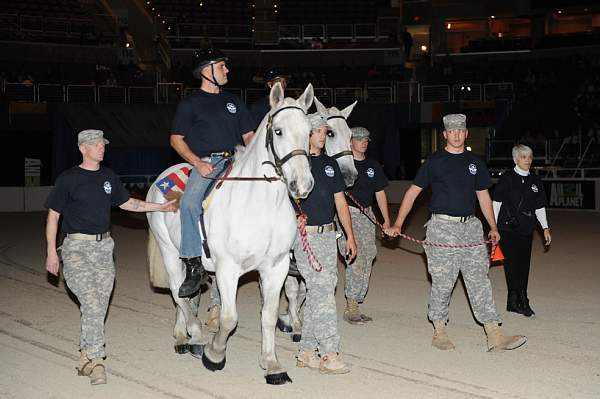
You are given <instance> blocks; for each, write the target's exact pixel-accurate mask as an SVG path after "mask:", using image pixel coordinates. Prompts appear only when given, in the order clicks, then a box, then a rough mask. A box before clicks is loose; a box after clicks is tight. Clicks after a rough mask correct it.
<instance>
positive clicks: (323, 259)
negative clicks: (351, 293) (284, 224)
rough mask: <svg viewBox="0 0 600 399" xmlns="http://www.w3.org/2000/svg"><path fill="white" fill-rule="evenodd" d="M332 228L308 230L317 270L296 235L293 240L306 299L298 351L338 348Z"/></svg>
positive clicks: (335, 255) (333, 350)
mask: <svg viewBox="0 0 600 399" xmlns="http://www.w3.org/2000/svg"><path fill="white" fill-rule="evenodd" d="M335 237H336V232H335V231H329V232H324V233H316V232H315V233H308V242H309V243H310V246H311V248H312V250H313V252H314V254H315V256H316V258H317V259H318V260H319V263H320V264H321V265H322V266H323V270H322V271H320V272H317V271H315V270H314V269H313V268H312V266H311V265H310V263H309V262H308V257H307V256H306V252H304V250H303V249H302V240H301V238H300V236H299V235H298V236H297V237H296V242H295V244H294V255H295V256H296V264H297V265H298V270H299V271H300V274H302V277H303V278H304V281H305V282H306V302H305V303H304V315H303V319H302V339H301V340H300V345H299V350H300V352H305V351H308V352H310V351H314V350H318V351H319V352H320V353H321V354H325V353H329V352H339V351H340V336H339V335H338V326H337V325H338V319H337V309H336V303H335V286H336V285H337V251H336V247H335Z"/></svg>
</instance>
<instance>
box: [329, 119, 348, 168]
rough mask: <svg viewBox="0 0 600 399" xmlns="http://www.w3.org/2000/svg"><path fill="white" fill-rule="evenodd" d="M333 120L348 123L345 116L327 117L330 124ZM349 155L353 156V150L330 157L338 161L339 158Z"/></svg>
mask: <svg viewBox="0 0 600 399" xmlns="http://www.w3.org/2000/svg"><path fill="white" fill-rule="evenodd" d="M332 119H343V120H344V122H346V118H345V117H344V116H342V115H332V116H328V117H327V122H329V121H330V120H332ZM347 155H352V151H351V150H344V151H340V152H338V153H337V154H333V155H330V157H331V158H333V159H336V160H337V159H338V158H341V157H345V156H347Z"/></svg>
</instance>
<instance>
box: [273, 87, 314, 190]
mask: <svg viewBox="0 0 600 399" xmlns="http://www.w3.org/2000/svg"><path fill="white" fill-rule="evenodd" d="M313 98H314V95H313V87H312V85H311V84H309V85H308V87H307V88H306V90H304V93H302V95H301V96H300V97H298V99H297V100H294V99H293V98H284V94H283V88H282V87H281V84H280V83H276V84H275V85H274V86H273V87H272V88H271V93H270V94H269V102H270V104H271V110H270V111H269V114H268V117H267V118H268V120H267V135H266V137H267V138H266V146H267V150H269V152H270V154H269V157H270V158H271V159H272V160H271V162H272V163H273V164H274V165H275V169H276V171H277V173H279V174H280V175H281V176H282V178H283V179H284V181H285V183H286V184H287V187H288V191H289V192H290V194H291V195H292V197H294V198H306V197H307V196H308V194H309V193H310V192H311V190H312V188H313V184H314V180H313V177H312V174H311V172H310V164H309V161H308V137H309V134H310V123H309V121H308V118H307V117H306V112H307V111H308V109H309V108H310V106H311V104H312V102H313Z"/></svg>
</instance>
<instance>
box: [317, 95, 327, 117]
mask: <svg viewBox="0 0 600 399" xmlns="http://www.w3.org/2000/svg"><path fill="white" fill-rule="evenodd" d="M315 106H316V107H317V111H318V112H319V114H321V115H322V116H327V108H325V106H324V105H323V104H322V103H321V101H319V99H318V98H317V97H315Z"/></svg>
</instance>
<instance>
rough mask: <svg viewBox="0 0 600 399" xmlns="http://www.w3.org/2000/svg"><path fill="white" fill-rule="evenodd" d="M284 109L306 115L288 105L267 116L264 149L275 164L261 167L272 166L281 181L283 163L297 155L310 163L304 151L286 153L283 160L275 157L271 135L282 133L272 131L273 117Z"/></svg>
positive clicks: (271, 163) (269, 163)
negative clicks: (271, 155) (268, 152)
mask: <svg viewBox="0 0 600 399" xmlns="http://www.w3.org/2000/svg"><path fill="white" fill-rule="evenodd" d="M286 109H298V110H300V111H302V113H303V114H304V115H306V112H305V111H304V109H302V108H300V107H297V106H295V105H289V106H287V107H282V108H279V109H278V110H277V111H275V112H273V113H272V114H271V115H269V119H268V121H267V135H266V138H265V147H266V148H267V150H270V151H271V153H272V154H273V159H274V161H275V162H274V163H273V162H271V161H264V162H263V165H265V164H266V165H271V166H273V168H274V169H275V173H277V175H279V177H281V178H282V179H285V178H284V176H283V169H282V168H281V167H282V166H283V164H284V163H286V162H287V161H289V160H290V159H292V158H293V157H295V156H297V155H302V156H304V157H306V159H307V160H309V161H310V159H309V157H308V154H307V152H306V151H305V150H292V151H290V152H289V153H287V154H286V155H284V156H283V158H279V155H277V151H275V146H274V145H273V135H274V134H276V135H278V136H279V135H281V134H282V132H281V131H279V130H274V129H273V119H274V118H275V116H276V115H277V114H278V113H280V112H281V111H284V110H286Z"/></svg>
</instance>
